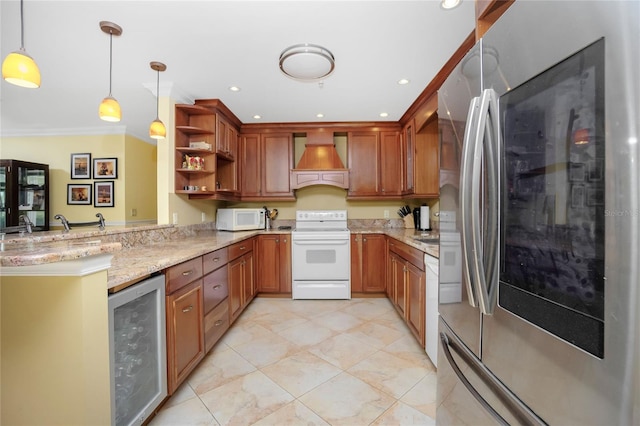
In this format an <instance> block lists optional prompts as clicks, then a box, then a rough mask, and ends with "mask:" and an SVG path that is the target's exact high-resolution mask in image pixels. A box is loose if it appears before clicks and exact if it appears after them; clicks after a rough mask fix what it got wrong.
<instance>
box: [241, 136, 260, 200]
mask: <svg viewBox="0 0 640 426" xmlns="http://www.w3.org/2000/svg"><path fill="white" fill-rule="evenodd" d="M240 158H241V161H242V168H241V170H240V176H241V177H240V182H241V188H240V190H241V196H242V197H259V196H260V195H261V182H262V173H261V171H262V161H261V157H260V135H259V134H247V135H242V138H241V139H240Z"/></svg>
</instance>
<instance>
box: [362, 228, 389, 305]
mask: <svg viewBox="0 0 640 426" xmlns="http://www.w3.org/2000/svg"><path fill="white" fill-rule="evenodd" d="M385 253H386V241H385V236H384V235H380V234H364V235H362V287H363V290H364V292H365V293H378V292H384V291H385V288H386V285H385V277H386V259H385Z"/></svg>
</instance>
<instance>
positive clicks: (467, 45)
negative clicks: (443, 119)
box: [400, 32, 476, 127]
mask: <svg viewBox="0 0 640 426" xmlns="http://www.w3.org/2000/svg"><path fill="white" fill-rule="evenodd" d="M475 43H476V40H475V32H471V33H470V34H469V35H468V36H467V38H466V39H465V40H464V41H463V42H462V44H461V45H460V47H458V50H456V51H455V52H454V54H453V55H452V56H451V58H449V60H448V61H447V62H446V63H445V64H444V66H443V67H442V68H441V69H440V71H438V74H436V76H435V77H434V78H433V80H431V82H430V83H429V84H428V85H427V87H426V88H425V89H424V90H423V91H422V93H421V94H420V96H418V97H417V98H416V100H415V101H414V102H413V103H412V104H411V106H410V107H409V109H407V111H406V112H405V113H404V115H403V116H402V117H401V118H400V124H401V126H402V127H404V125H405V124H406V123H407V122H408V121H409V120H410V119H411V118H413V116H414V115H415V114H416V113H417V112H418V110H419V109H420V107H421V106H422V104H423V103H425V102H428V101H429V98H431V96H433V95H435V94H437V93H438V89H440V86H442V83H444V81H445V80H446V79H447V77H448V76H449V74H450V73H451V71H453V69H454V68H455V67H456V65H458V62H460V61H461V60H462V58H464V55H466V54H467V52H469V50H471V48H472V47H473V46H474V45H475Z"/></svg>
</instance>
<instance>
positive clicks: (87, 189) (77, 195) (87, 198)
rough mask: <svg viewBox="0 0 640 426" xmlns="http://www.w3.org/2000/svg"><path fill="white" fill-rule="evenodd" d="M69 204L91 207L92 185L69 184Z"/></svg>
mask: <svg viewBox="0 0 640 426" xmlns="http://www.w3.org/2000/svg"><path fill="white" fill-rule="evenodd" d="M67 204H80V205H91V184H90V183H88V184H81V185H76V184H71V183H70V184H67Z"/></svg>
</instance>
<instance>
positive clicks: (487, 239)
mask: <svg viewBox="0 0 640 426" xmlns="http://www.w3.org/2000/svg"><path fill="white" fill-rule="evenodd" d="M497 99H498V98H497V95H496V92H495V91H494V90H493V89H485V90H484V91H483V92H482V97H481V98H480V106H479V112H478V125H477V127H476V135H475V140H476V144H475V146H474V151H473V162H472V163H473V165H472V174H473V178H472V180H471V206H470V207H471V208H470V212H471V216H472V218H471V235H472V236H471V241H472V250H473V253H474V254H475V255H474V256H473V261H474V262H475V266H474V267H473V270H474V271H475V273H476V275H475V277H474V282H475V283H477V287H478V288H477V290H478V292H477V296H478V300H479V305H480V310H481V312H482V313H483V314H485V315H491V314H493V310H494V309H495V306H496V303H497V296H496V292H497V288H498V279H497V278H498V277H497V272H498V258H497V252H498V250H497V247H498V214H499V195H498V194H499V186H498V185H499V178H498V173H499V167H498V159H497V146H498V143H497V142H498V138H499V137H500V121H499V115H498V101H497ZM485 177H486V187H485V188H484V191H483V188H482V184H483V183H484V182H485ZM483 195H484V196H485V197H486V198H484V199H483V198H482V196H483ZM485 206H486V216H485V217H482V212H483V211H485V210H484V207H485ZM483 231H484V233H483Z"/></svg>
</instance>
